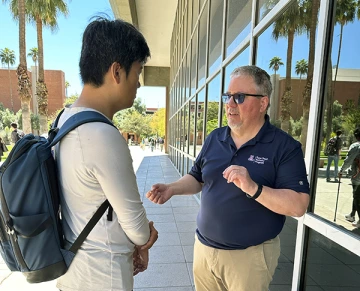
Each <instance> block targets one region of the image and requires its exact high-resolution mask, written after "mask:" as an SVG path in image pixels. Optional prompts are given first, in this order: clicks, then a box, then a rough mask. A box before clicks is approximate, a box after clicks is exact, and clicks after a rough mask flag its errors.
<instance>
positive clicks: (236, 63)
mask: <svg viewBox="0 0 360 291" xmlns="http://www.w3.org/2000/svg"><path fill="white" fill-rule="evenodd" d="M248 64H249V47H247V48H246V49H244V50H243V51H242V52H241V53H240V54H239V55H238V56H237V57H236V58H235V59H233V60H232V61H231V63H230V64H228V65H227V66H226V68H225V80H224V88H223V90H222V91H223V92H227V89H228V87H229V84H230V75H231V73H232V72H233V71H234V69H235V68H237V67H241V66H246V65H248ZM223 92H221V93H223ZM222 110H223V113H222V120H221V125H222V126H226V125H227V118H226V114H225V106H223V109H222Z"/></svg>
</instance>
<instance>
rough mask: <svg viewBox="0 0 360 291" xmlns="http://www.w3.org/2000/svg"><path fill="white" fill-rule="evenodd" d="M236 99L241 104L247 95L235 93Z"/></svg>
mask: <svg viewBox="0 0 360 291" xmlns="http://www.w3.org/2000/svg"><path fill="white" fill-rule="evenodd" d="M234 100H235V102H236V103H237V104H241V103H243V102H244V100H245V95H244V94H241V93H240V94H234Z"/></svg>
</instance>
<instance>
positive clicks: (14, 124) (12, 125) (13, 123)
mask: <svg viewBox="0 0 360 291" xmlns="http://www.w3.org/2000/svg"><path fill="white" fill-rule="evenodd" d="M10 126H11V127H13V128H17V127H18V125H17V123H15V122H12V123H11V124H10Z"/></svg>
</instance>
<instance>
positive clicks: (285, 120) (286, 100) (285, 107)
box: [281, 30, 295, 132]
mask: <svg viewBox="0 0 360 291" xmlns="http://www.w3.org/2000/svg"><path fill="white" fill-rule="evenodd" d="M294 35H295V32H294V31H293V30H289V32H288V48H287V57H286V80H285V92H284V94H283V96H282V97H281V129H282V130H283V131H285V132H289V125H290V112H291V103H292V102H293V100H292V92H291V63H292V54H293V46H294Z"/></svg>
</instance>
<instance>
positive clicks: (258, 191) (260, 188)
mask: <svg viewBox="0 0 360 291" xmlns="http://www.w3.org/2000/svg"><path fill="white" fill-rule="evenodd" d="M256 184H257V183H256ZM257 185H258V188H257V191H256V193H255V194H254V195H253V196H251V195H249V194H248V193H245V194H246V197H247V198H250V199H254V200H255V199H256V198H258V197H259V196H260V194H261V192H262V189H263V185H261V184H257Z"/></svg>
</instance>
